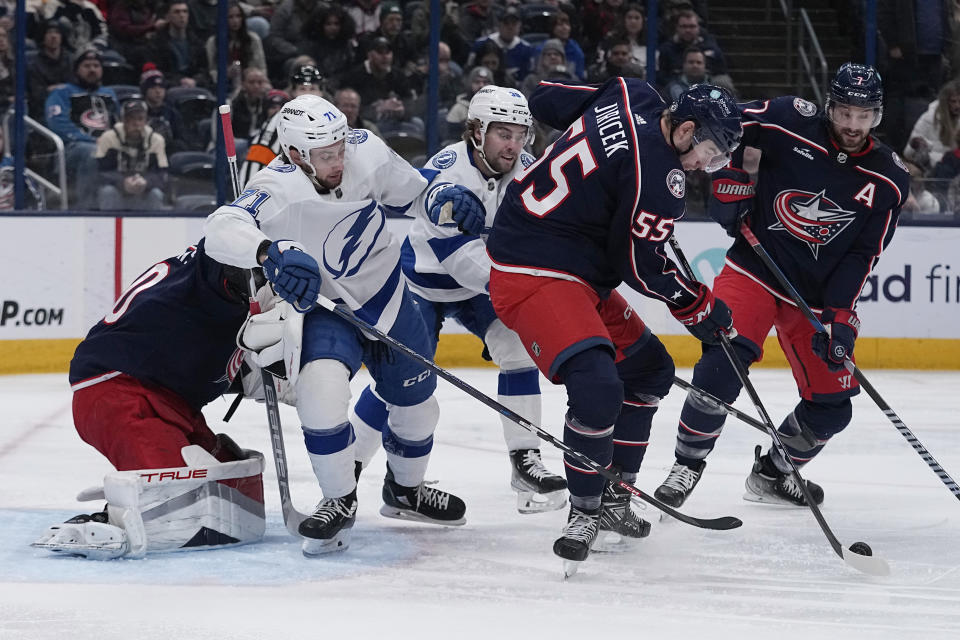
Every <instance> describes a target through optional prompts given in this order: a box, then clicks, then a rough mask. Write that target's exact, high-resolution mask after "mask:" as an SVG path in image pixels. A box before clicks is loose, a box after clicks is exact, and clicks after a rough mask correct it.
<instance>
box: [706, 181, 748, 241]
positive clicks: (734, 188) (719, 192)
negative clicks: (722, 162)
mask: <svg viewBox="0 0 960 640" xmlns="http://www.w3.org/2000/svg"><path fill="white" fill-rule="evenodd" d="M712 177H713V183H712V184H713V196H712V197H711V198H710V202H709V203H708V204H707V215H709V216H710V217H711V218H712V219H713V220H714V221H715V222H717V223H719V224H720V226H721V227H723V229H724V230H725V231H726V232H727V235H728V236H730V237H731V238H735V237H737V230H738V229H739V228H740V221H741V220H742V219H743V217H744V216H745V215H747V213H748V212H749V211H750V205H751V203H752V202H753V196H754V194H755V193H756V188H755V187H754V184H753V180H751V179H750V174H749V173H747V172H746V171H743V170H742V169H732V168H727V169H721V170H720V171H717V172H716V173H714V174H712Z"/></svg>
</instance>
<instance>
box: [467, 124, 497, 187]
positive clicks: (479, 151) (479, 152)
mask: <svg viewBox="0 0 960 640" xmlns="http://www.w3.org/2000/svg"><path fill="white" fill-rule="evenodd" d="M486 137H487V132H486V131H485V130H484V131H481V132H480V145H479V146H477V140H476V139H475V138H470V142H472V143H473V148H474V149H475V150H476V152H477V155H478V156H480V161H481V162H483V166H485V167H486V168H487V171H489V172H490V173H492V174H493V175H494V176H501V175H503V174H502V173H501V172H500V171H497V170H496V169H494V168H493V167H491V166H490V163H489V162H487V154H485V153H484V152H483V146H484V141H485V140H486Z"/></svg>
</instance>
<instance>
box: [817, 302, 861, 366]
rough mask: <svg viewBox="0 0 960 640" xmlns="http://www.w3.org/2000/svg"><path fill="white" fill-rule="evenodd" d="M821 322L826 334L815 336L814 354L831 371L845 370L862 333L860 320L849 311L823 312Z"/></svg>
mask: <svg viewBox="0 0 960 640" xmlns="http://www.w3.org/2000/svg"><path fill="white" fill-rule="evenodd" d="M820 321H821V322H822V323H823V326H824V327H826V329H827V332H826V333H819V332H818V333H815V334H813V340H812V343H813V344H812V346H813V352H814V353H815V354H817V355H818V356H820V358H821V359H822V360H823V361H824V362H826V363H827V368H829V369H830V371H839V370H840V369H843V362H844V360H845V359H846V358H848V357H853V343H854V341H856V339H857V334H858V333H860V319H859V318H857V314H856V313H854V312H853V311H850V310H849V309H832V308H827V309H824V310H823V314H822V315H821V316H820Z"/></svg>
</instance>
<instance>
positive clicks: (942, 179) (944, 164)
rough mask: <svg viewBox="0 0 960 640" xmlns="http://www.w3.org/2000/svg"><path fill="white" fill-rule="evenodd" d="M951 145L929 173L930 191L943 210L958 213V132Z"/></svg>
mask: <svg viewBox="0 0 960 640" xmlns="http://www.w3.org/2000/svg"><path fill="white" fill-rule="evenodd" d="M953 145H954V146H953V149H951V150H950V151H948V152H946V153H944V154H943V157H941V158H940V162H938V163H937V164H935V165H934V166H933V169H932V170H931V171H930V190H931V191H932V192H933V193H934V195H936V196H937V198H938V199H939V200H940V201H941V203H943V205H944V206H943V208H944V209H946V210H947V211H960V130H958V131H957V132H956V134H955V135H954V139H953Z"/></svg>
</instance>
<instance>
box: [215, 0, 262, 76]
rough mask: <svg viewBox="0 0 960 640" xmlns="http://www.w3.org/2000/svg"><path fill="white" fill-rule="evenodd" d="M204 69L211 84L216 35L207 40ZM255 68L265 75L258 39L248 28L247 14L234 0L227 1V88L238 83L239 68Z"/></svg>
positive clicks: (260, 45)
mask: <svg viewBox="0 0 960 640" xmlns="http://www.w3.org/2000/svg"><path fill="white" fill-rule="evenodd" d="M206 51H207V69H209V70H210V77H211V79H212V81H213V82H216V81H217V36H216V34H214V35H212V36H210V37H209V38H207V45H206ZM247 67H255V68H257V69H260V70H261V71H264V72H266V70H267V60H266V58H265V57H264V55H263V44H262V43H261V42H260V36H258V35H257V34H255V33H253V32H252V31H250V30H249V29H247V12H246V11H244V9H243V7H242V6H241V5H240V3H239V2H237V0H230V5H229V6H228V8H227V78H228V80H229V83H230V89H232V88H233V87H235V86H236V85H237V83H238V82H239V81H240V71H241V69H246V68H247Z"/></svg>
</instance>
